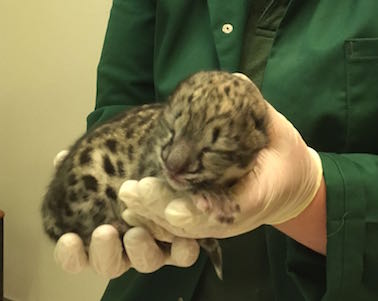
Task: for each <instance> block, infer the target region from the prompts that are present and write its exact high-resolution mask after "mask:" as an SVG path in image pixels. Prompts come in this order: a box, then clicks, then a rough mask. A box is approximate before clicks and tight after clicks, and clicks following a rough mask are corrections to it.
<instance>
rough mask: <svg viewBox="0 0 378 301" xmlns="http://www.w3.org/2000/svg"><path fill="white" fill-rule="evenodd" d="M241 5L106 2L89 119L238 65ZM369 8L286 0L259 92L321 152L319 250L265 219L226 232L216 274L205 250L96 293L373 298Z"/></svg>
mask: <svg viewBox="0 0 378 301" xmlns="http://www.w3.org/2000/svg"><path fill="white" fill-rule="evenodd" d="M249 5H250V1H247V0H234V1H229V0H223V1H222V0H208V1H204V0H180V1H176V0H161V1H159V0H156V1H153V0H114V4H113V8H112V11H111V16H110V20H109V25H108V31H107V34H106V39H105V43H104V48H103V52H102V56H101V61H100V64H99V67H98V94H97V103H96V110H95V111H94V112H92V113H91V114H90V115H89V116H88V126H89V127H91V126H93V125H94V124H96V123H98V122H101V121H102V120H105V119H107V118H109V117H110V116H112V115H114V114H115V113H116V112H118V111H120V110H124V109H125V108H127V107H129V106H134V105H140V104H142V103H144V102H149V101H163V100H164V99H165V98H166V97H167V95H168V94H169V93H170V92H171V91H172V90H173V88H174V87H175V85H176V84H177V83H178V82H179V81H180V80H181V79H183V78H185V77H186V76H188V75H189V74H191V73H193V72H196V71H198V70H204V69H208V70H209V69H223V70H228V71H238V70H239V69H240V57H241V53H242V46H243V43H242V42H243V37H244V33H245V30H247V29H246V28H245V27H246V26H245V24H246V21H247V17H248V13H249ZM377 12H378V1H376V0H335V1H328V0H307V1H301V0H292V1H291V3H290V5H289V8H288V10H287V12H286V14H285V16H284V18H283V20H282V22H281V24H280V27H279V30H278V32H277V34H276V36H275V40H274V43H273V47H272V50H271V52H270V55H269V60H268V63H267V66H266V69H265V73H264V79H263V82H262V92H263V95H264V96H265V98H266V99H268V100H269V101H270V102H271V103H272V104H273V106H275V107H276V108H277V110H279V111H280V112H282V113H283V114H284V115H285V116H286V117H287V118H288V119H289V120H290V121H291V122H292V123H293V124H294V125H295V127H296V128H297V129H298V130H299V131H300V133H301V134H302V136H303V138H304V139H305V141H306V142H307V143H308V144H309V145H310V146H311V147H313V148H314V149H316V150H317V151H318V152H320V155H321V159H322V163H323V168H324V176H325V180H326V186H327V232H328V244H327V257H323V256H321V255H319V254H316V253H314V252H312V251H311V250H309V249H307V248H305V247H303V246H301V245H300V244H298V243H296V242H295V241H293V240H291V239H289V238H287V237H286V236H284V235H282V234H281V233H279V232H278V231H276V230H274V229H273V228H271V227H268V226H266V227H265V228H260V229H258V230H256V231H252V232H251V233H247V234H245V235H242V236H240V237H236V238H231V239H228V240H224V241H223V242H222V244H224V245H223V246H224V249H225V255H224V257H225V261H226V263H225V271H224V277H225V281H224V282H220V281H217V280H216V278H214V277H215V276H213V273H212V271H211V267H210V265H209V264H208V262H207V258H206V257H205V256H204V255H201V257H200V259H199V260H198V261H197V263H196V264H195V265H194V266H193V267H191V268H188V269H179V268H174V267H165V268H162V269H161V270H159V271H157V272H155V273H153V274H149V275H142V274H139V273H137V272H135V271H134V270H131V271H129V272H127V273H125V274H124V275H123V276H121V277H120V278H118V279H115V280H112V281H111V282H110V284H109V286H108V288H107V290H106V292H105V294H104V297H103V300H105V301H106V300H109V301H121V300H123V301H134V300H135V301H136V300H138V301H144V300H146V301H153V300H159V301H160V300H164V301H173V300H175V301H176V300H179V298H180V297H182V298H183V300H185V301H186V300H210V301H211V300H217V301H218V300H230V297H229V296H233V300H237V301H238V300H240V301H241V300H270V299H272V300H332V301H334V300H378V156H377V154H378V134H377V132H378V18H377ZM226 23H227V24H232V26H233V29H232V31H231V32H230V33H225V32H223V31H222V27H223V25H224V24H226ZM259 32H260V34H261V35H264V34H266V33H267V32H268V33H269V30H260V31H259ZM265 243H266V245H265ZM251 246H252V247H251ZM270 285H272V288H271V289H270V287H271V286H270ZM270 293H273V294H274V297H270ZM227 294H229V295H227Z"/></svg>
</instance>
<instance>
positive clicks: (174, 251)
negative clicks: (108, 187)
mask: <svg viewBox="0 0 378 301" xmlns="http://www.w3.org/2000/svg"><path fill="white" fill-rule="evenodd" d="M66 155H67V151H61V152H60V153H59V154H58V155H57V156H56V157H55V159H54V165H55V166H57V165H59V163H60V162H61V161H62V160H63V159H64V157H65V156H66ZM150 230H152V231H153V232H154V234H155V236H152V235H151V234H150V232H148V231H147V230H146V229H145V228H143V227H134V228H131V229H130V230H129V231H127V232H126V233H125V234H124V236H123V239H122V240H121V239H120V235H119V233H118V231H117V229H116V228H115V227H113V226H112V225H101V226H99V227H97V228H96V229H95V230H94V231H93V233H92V239H91V242H90V246H89V250H87V251H86V250H85V248H84V245H83V241H82V240H81V238H80V237H79V236H78V235H77V234H75V233H66V234H64V235H62V236H61V237H60V238H59V240H58V242H57V244H56V246H55V252H54V255H55V260H56V262H57V263H58V265H59V266H60V267H61V268H62V269H63V270H65V271H66V272H70V273H79V272H80V271H82V270H83V269H84V268H85V267H87V266H90V267H92V268H93V269H94V270H95V272H96V273H98V274H99V275H102V276H104V277H106V278H116V277H118V276H120V275H121V274H123V273H124V272H126V271H127V270H128V269H129V268H131V267H133V268H135V269H136V270H137V271H139V272H142V273H151V272H154V271H156V270H158V269H159V268H161V267H162V266H164V265H175V266H179V267H188V266H191V265H192V264H193V263H194V262H195V261H196V260H197V258H198V255H199V246H198V244H197V242H196V241H195V240H193V239H185V238H180V237H175V236H174V235H172V234H171V233H168V232H167V231H165V230H164V229H161V228H160V227H157V228H154V227H153V226H151V225H150ZM155 239H159V240H160V242H158V241H156V240H155ZM125 250H126V253H125Z"/></svg>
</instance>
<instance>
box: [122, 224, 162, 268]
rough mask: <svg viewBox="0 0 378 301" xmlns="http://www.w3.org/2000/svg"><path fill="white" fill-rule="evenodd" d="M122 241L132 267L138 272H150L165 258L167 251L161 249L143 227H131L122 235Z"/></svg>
mask: <svg viewBox="0 0 378 301" xmlns="http://www.w3.org/2000/svg"><path fill="white" fill-rule="evenodd" d="M123 243H124V246H125V248H126V253H127V256H128V257H129V259H130V262H131V265H132V267H133V268H135V269H136V270H137V271H138V272H141V273H152V272H154V271H156V270H158V269H160V268H161V267H162V266H163V265H164V264H165V262H166V260H167V257H168V252H165V251H164V250H162V249H161V248H160V247H159V246H158V244H157V243H156V241H155V239H154V238H153V237H152V236H151V234H150V233H149V232H148V231H147V230H146V229H144V228H141V227H135V228H131V229H130V230H129V231H127V232H126V233H125V235H124V236H123Z"/></svg>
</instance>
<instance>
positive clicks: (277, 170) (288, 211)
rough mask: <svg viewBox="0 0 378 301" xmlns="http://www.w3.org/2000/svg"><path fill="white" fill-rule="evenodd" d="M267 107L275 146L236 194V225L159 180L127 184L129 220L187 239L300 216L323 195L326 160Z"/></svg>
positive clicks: (123, 194) (236, 232) (228, 234)
mask: <svg viewBox="0 0 378 301" xmlns="http://www.w3.org/2000/svg"><path fill="white" fill-rule="evenodd" d="M267 106H268V110H267V112H268V114H269V115H268V116H269V118H268V119H269V121H268V128H267V129H268V135H269V138H270V142H269V145H268V146H267V147H266V148H265V149H263V150H261V151H260V152H259V153H258V155H257V158H256V162H255V166H254V168H253V170H252V171H251V172H250V173H249V174H248V175H246V176H245V177H244V178H243V179H242V180H240V181H239V183H237V184H236V185H235V186H234V187H232V189H231V194H232V195H233V199H234V202H236V203H237V204H238V205H239V206H240V213H239V214H237V215H236V217H235V220H234V222H233V223H232V224H226V223H223V224H222V223H220V222H219V221H218V220H217V219H216V217H215V216H214V215H213V214H211V211H210V212H207V213H206V212H203V210H199V209H198V208H197V207H196V206H195V205H194V204H195V203H196V202H193V201H192V200H191V199H190V198H189V197H179V196H178V195H177V194H176V193H174V192H172V190H171V189H170V188H169V187H168V186H167V184H166V183H165V182H164V181H163V180H159V179H157V178H145V179H143V180H141V181H139V182H137V181H127V182H125V183H124V184H123V186H122V187H121V189H120V193H119V197H120V198H121V199H122V200H123V201H124V202H125V204H126V206H127V207H128V209H127V210H126V212H124V215H123V217H124V219H125V220H126V221H127V222H130V223H131V224H133V222H134V221H138V222H136V223H135V225H145V226H146V227H147V228H154V229H157V228H158V227H159V226H160V227H162V228H164V229H166V230H168V231H169V232H171V233H173V234H175V235H177V236H181V237H190V238H205V237H214V238H225V237H231V236H235V235H239V234H241V233H245V232H248V231H251V230H253V229H255V228H257V227H258V226H260V225H262V224H270V225H276V224H280V223H283V222H285V221H288V220H290V219H292V218H294V217H296V216H297V215H299V214H300V213H301V212H302V211H303V210H304V209H305V208H306V207H307V206H308V205H309V204H310V203H311V202H312V200H313V198H314V196H315V194H316V192H317V191H318V188H319V186H320V183H321V180H322V165H321V161H320V158H319V155H318V154H317V152H315V151H314V150H313V149H311V148H309V147H307V145H306V143H305V142H304V141H303V139H302V138H301V136H300V134H299V133H298V131H297V130H296V129H295V128H294V127H293V125H292V124H291V123H290V122H289V121H288V120H287V119H286V118H285V117H284V116H283V115H281V114H280V113H279V112H277V111H276V110H275V109H274V108H273V107H272V106H271V105H270V104H267ZM162 196H164V197H163V198H162Z"/></svg>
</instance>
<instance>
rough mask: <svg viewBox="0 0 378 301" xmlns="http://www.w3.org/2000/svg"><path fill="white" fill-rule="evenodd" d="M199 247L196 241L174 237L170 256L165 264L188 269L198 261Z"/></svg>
mask: <svg viewBox="0 0 378 301" xmlns="http://www.w3.org/2000/svg"><path fill="white" fill-rule="evenodd" d="M199 253H200V247H199V245H198V243H197V241H196V240H194V239H187V238H182V237H177V236H176V237H175V239H174V240H173V242H172V245H171V255H170V256H169V257H168V258H167V261H166V264H170V265H174V266H178V267H189V266H191V265H193V264H194V263H195V262H196V260H197V259H198V256H199Z"/></svg>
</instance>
